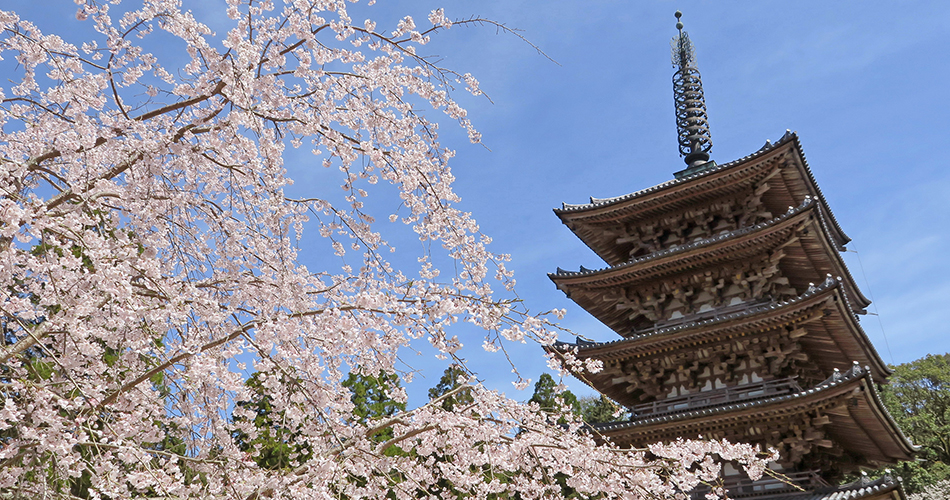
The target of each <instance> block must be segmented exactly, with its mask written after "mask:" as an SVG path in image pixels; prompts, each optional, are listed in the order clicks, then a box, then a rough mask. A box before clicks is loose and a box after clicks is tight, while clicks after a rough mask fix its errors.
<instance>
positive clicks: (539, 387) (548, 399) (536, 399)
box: [528, 373, 581, 414]
mask: <svg viewBox="0 0 950 500" xmlns="http://www.w3.org/2000/svg"><path fill="white" fill-rule="evenodd" d="M557 385H558V384H557V383H556V382H555V381H554V378H553V377H551V376H550V375H548V374H547V373H542V374H541V376H540V377H538V381H537V382H536V383H535V384H534V394H533V395H531V399H529V400H528V402H529V403H537V404H538V405H539V406H540V407H541V409H542V410H544V411H547V412H554V410H555V409H556V408H557V407H558V406H559V405H558V401H557V399H558V398H560V400H561V404H562V405H563V406H567V407H568V408H570V409H571V411H572V412H573V413H575V414H579V413H580V412H581V406H580V403H579V402H578V401H577V396H575V395H574V393H572V392H571V391H564V392H561V393H558V390H557Z"/></svg>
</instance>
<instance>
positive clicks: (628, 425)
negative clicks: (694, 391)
mask: <svg viewBox="0 0 950 500" xmlns="http://www.w3.org/2000/svg"><path fill="white" fill-rule="evenodd" d="M860 379H865V381H866V384H865V385H866V386H867V390H868V394H869V395H870V397H871V399H872V402H873V404H874V406H875V407H876V408H879V409H880V410H881V414H882V416H883V417H884V424H885V425H887V426H888V427H890V429H891V431H893V433H894V435H895V436H897V438H898V440H899V441H900V444H901V445H902V447H903V448H905V450H906V452H907V453H908V454H912V453H913V452H914V451H916V450H917V449H918V447H917V446H915V445H914V444H913V443H912V442H911V441H910V440H909V439H908V438H907V437H906V436H905V435H904V433H903V432H902V431H901V430H900V428H899V427H898V426H897V423H896V422H895V421H894V417H893V416H891V414H890V412H888V410H887V408H886V407H885V406H884V403H883V402H882V401H881V396H880V394H878V392H877V389H876V388H875V384H874V381H873V377H872V376H871V371H870V370H869V369H867V368H863V367H861V365H859V364H858V363H857V362H855V363H854V365H853V366H852V367H851V369H850V370H848V371H846V372H844V373H841V372H838V371H837V370H836V371H835V373H834V375H832V376H831V377H829V378H828V379H827V380H825V381H824V382H822V383H820V384H818V385H816V386H815V387H812V388H810V389H806V390H803V391H801V392H797V393H792V394H784V395H780V396H773V397H766V398H762V399H757V400H751V401H744V402H740V403H728V404H724V405H720V406H715V407H707V408H701V409H695V410H689V409H686V410H683V411H680V412H677V413H670V414H665V415H661V416H655V417H650V416H645V417H643V418H633V419H631V420H628V421H626V422H611V423H604V424H593V425H592V426H591V428H592V429H594V430H595V431H597V432H599V433H601V434H605V435H606V434H610V433H613V432H615V431H625V430H630V429H635V428H637V427H644V426H648V425H655V424H666V423H672V422H680V421H687V420H691V419H694V418H698V417H705V416H710V415H717V414H725V413H729V412H734V411H739V410H745V409H750V408H763V409H764V408H765V407H767V406H771V405H773V404H776V403H784V402H788V401H794V400H796V399H804V398H806V397H808V396H812V395H814V394H819V393H822V392H825V391H828V390H831V389H833V388H835V387H837V386H840V385H844V384H848V383H850V382H854V381H857V380H860Z"/></svg>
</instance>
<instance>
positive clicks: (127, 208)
mask: <svg viewBox="0 0 950 500" xmlns="http://www.w3.org/2000/svg"><path fill="white" fill-rule="evenodd" d="M78 3H79V4H80V6H79V10H78V12H77V15H76V21H75V22H77V23H82V25H83V26H85V27H87V28H88V29H89V30H91V33H92V34H91V38H90V40H87V41H86V42H84V43H82V44H81V45H79V46H77V45H74V44H71V43H69V42H67V41H66V40H64V39H63V38H61V37H59V36H57V35H54V34H45V33H42V32H41V31H40V30H39V29H38V28H37V26H35V25H34V24H32V23H30V22H29V21H27V20H24V19H20V18H19V17H18V16H17V15H16V14H14V13H12V12H0V33H2V35H0V57H2V58H3V59H5V60H7V61H11V60H12V61H15V63H16V64H15V71H12V72H11V74H8V75H7V76H8V78H10V79H11V80H12V84H11V85H10V86H9V87H7V88H2V89H0V101H2V105H0V126H2V131H3V132H2V138H0V159H2V161H0V284H2V294H3V295H2V297H0V327H2V329H3V342H2V346H0V397H2V399H3V401H2V404H0V496H8V494H15V495H22V496H26V497H35V498H40V497H63V498H65V497H70V496H72V497H76V496H79V497H83V498H111V499H118V498H144V497H148V498H178V499H184V498H202V499H209V498H229V499H245V500H251V499H258V498H295V499H300V498H329V497H332V498H393V497H395V498H418V497H420V496H438V497H442V498H445V497H446V495H448V494H450V493H451V494H457V495H465V496H472V497H475V498H488V497H496V498H497V497H501V496H511V497H513V496H514V495H515V494H517V495H519V496H520V497H521V498H526V499H528V498H549V497H551V496H556V495H558V494H559V493H560V492H561V491H562V490H563V489H564V488H570V489H573V490H574V491H577V492H580V493H581V494H584V495H595V494H596V495H603V496H604V497H617V498H638V497H642V496H648V495H653V496H659V497H663V496H668V497H682V496H683V495H684V492H685V491H686V490H688V489H689V488H690V487H692V485H695V484H697V482H698V481H707V482H708V481H712V480H713V479H714V476H715V475H716V474H715V472H716V471H718V469H715V467H714V465H712V464H714V463H716V462H715V461H711V460H712V459H713V458H716V460H726V461H737V462H738V463H741V464H746V465H748V466H749V467H750V468H751V469H752V470H753V471H755V470H757V469H756V467H761V460H760V458H757V457H759V451H758V450H755V449H752V448H750V447H747V446H739V445H733V444H728V443H713V444H710V443H701V442H680V443H676V444H672V445H668V446H666V447H658V448H653V449H651V450H650V453H647V452H646V451H644V450H640V451H638V450H619V449H617V448H616V447H614V446H612V445H611V444H610V443H609V442H605V440H604V439H598V438H596V436H595V435H594V434H591V433H590V432H589V431H584V430H583V429H582V426H581V424H580V423H579V422H576V421H574V420H570V421H571V422H572V423H571V424H570V425H568V426H566V427H565V426H562V425H558V424H557V423H556V422H557V420H558V418H560V417H558V418H554V419H552V418H551V417H550V416H548V415H547V414H545V413H544V412H542V411H540V410H539V409H538V408H537V407H532V406H530V405H524V404H520V403H517V402H514V401H512V400H510V399H507V398H505V397H503V396H501V395H499V394H498V393H495V392H492V391H489V390H486V389H484V388H481V387H479V386H475V387H473V388H472V390H473V395H474V396H473V402H472V403H471V404H470V405H467V406H466V407H464V408H458V409H457V410H456V411H453V412H446V411H444V410H442V409H441V407H439V406H438V405H435V404H429V405H425V406H423V407H421V408H417V409H415V410H413V411H410V412H404V413H401V414H397V415H396V417H395V418H393V419H392V420H387V421H373V422H359V421H357V420H356V419H354V418H353V403H352V402H351V401H350V399H349V398H347V397H345V396H341V394H345V393H346V390H345V389H344V388H343V387H342V386H341V383H342V381H343V379H345V378H346V375H347V374H348V373H349V371H350V370H352V369H354V368H356V367H359V369H361V370H364V371H366V372H368V373H376V372H379V371H383V372H387V373H395V372H396V366H397V353H398V351H399V349H400V348H401V347H404V346H406V345H408V344H409V342H411V341H412V340H414V339H427V340H428V341H429V343H431V344H432V345H433V346H434V347H435V348H436V349H437V350H438V351H439V352H440V353H441V354H442V355H443V356H446V357H458V356H459V351H460V350H461V349H463V344H464V342H462V341H461V340H460V339H459V338H458V337H457V336H456V334H454V333H451V332H452V325H453V324H455V323H457V322H460V321H462V322H468V323H471V324H474V325H477V326H478V327H481V328H482V329H484V331H485V332H486V337H485V340H484V342H483V345H484V347H485V349H487V350H489V351H493V350H499V348H500V347H501V346H502V345H503V343H504V342H506V341H522V340H526V339H527V340H534V341H538V342H539V343H550V342H552V341H553V339H554V337H555V332H556V326H555V325H554V323H552V320H551V319H549V318H552V317H555V316H557V317H560V315H561V314H563V313H562V312H561V311H552V312H550V313H546V314H541V315H531V314H529V313H528V312H527V310H526V309H524V308H523V307H522V306H520V303H519V302H518V301H515V300H511V299H505V298H498V297H499V296H504V295H503V294H504V293H508V292H509V291H510V290H511V289H512V288H513V285H514V281H513V279H512V274H511V272H510V270H508V269H507V268H506V266H505V262H506V261H507V257H506V256H505V255H499V254H494V253H492V252H491V251H490V250H489V249H488V246H487V245H488V242H489V241H490V240H489V238H488V237H487V236H485V235H483V234H481V233H480V231H479V229H478V226H477V224H476V222H475V220H474V219H473V218H472V216H471V215H470V214H469V213H466V212H464V211H462V210H460V209H458V208H457V204H458V201H459V197H458V196H457V195H456V194H455V192H454V191H453V189H452V181H453V176H452V173H451V170H450V168H449V161H450V159H451V157H452V156H453V154H454V153H453V152H452V151H450V150H447V149H446V148H444V147H442V146H441V145H440V143H439V139H438V133H437V130H438V129H437V127H436V124H435V122H432V121H429V120H428V119H427V118H426V117H424V116H423V115H422V113H421V111H420V109H421V108H422V107H423V106H429V107H431V108H432V113H435V114H438V113H444V114H445V116H446V117H448V119H449V120H451V121H454V122H456V123H457V124H458V125H459V126H461V127H462V128H463V129H465V130H466V131H467V132H468V135H469V137H470V138H471V139H472V140H473V141H477V140H479V137H480V136H479V135H478V132H477V131H476V130H475V128H474V127H473V125H472V123H471V121H470V120H469V118H468V117H467V114H466V112H465V110H464V109H463V108H462V107H461V106H459V104H458V103H457V102H456V101H455V100H454V99H453V98H452V96H451V92H450V91H451V89H452V88H453V84H454V83H463V82H464V86H465V87H466V88H468V89H469V91H470V92H472V93H473V94H475V95H479V94H480V93H481V90H480V89H479V86H478V82H477V80H475V79H474V78H473V77H472V76H471V75H468V74H458V73H455V72H453V71H451V70H448V69H445V68H441V67H439V66H437V65H435V64H433V63H432V62H431V61H430V60H429V59H426V58H423V57H420V56H418V55H417V51H418V50H419V47H420V46H421V45H422V44H424V43H426V42H427V41H428V40H429V37H430V36H432V35H434V34H435V33H437V32H438V31H439V30H444V29H449V28H450V27H452V26H457V25H459V24H464V23H475V24H480V23H484V22H485V21H484V20H479V19H470V20H467V21H466V20H460V21H450V20H449V19H448V18H447V17H446V16H445V13H444V11H442V10H441V9H438V10H435V11H433V12H432V13H431V15H430V16H429V17H428V21H429V23H430V24H431V27H429V28H427V29H423V28H421V27H419V26H417V25H416V23H415V22H414V21H413V19H412V18H409V17H406V18H403V19H402V20H401V21H399V22H398V24H397V26H395V28H394V29H393V30H392V31H388V32H387V31H382V30H377V28H376V23H374V22H373V21H370V20H366V21H361V22H354V21H353V20H352V19H351V18H350V16H349V14H348V9H350V6H349V5H348V3H349V2H346V1H344V0H286V1H284V2H274V1H271V0H262V1H257V0H251V1H238V0H228V2H227V6H226V9H225V11H224V12H223V13H222V20H223V21H222V22H228V19H229V20H230V21H229V22H230V23H231V28H230V29H229V30H228V31H227V32H225V33H222V34H221V35H218V34H216V33H214V32H213V31H212V30H211V29H210V28H209V27H208V26H206V25H204V24H202V23H201V22H199V20H197V19H196V18H195V17H194V16H193V15H192V14H191V13H190V12H188V11H183V10H182V9H181V5H180V2H178V1H176V0H143V2H142V4H141V5H140V6H135V7H131V8H126V9H124V10H123V9H122V8H120V7H124V6H122V5H119V7H117V6H116V4H118V2H110V3H104V2H103V3H100V2H97V1H94V0H79V2H78ZM225 17H226V18H228V19H224V18H225ZM169 40H173V41H174V43H169ZM176 44H177V45H176ZM169 46H177V47H180V48H181V52H180V54H176V57H179V58H181V57H183V58H184V59H185V60H184V62H183V63H181V64H176V65H175V66H174V67H168V66H165V65H163V62H162V61H163V58H164V57H165V52H166V51H167V47H169ZM163 47H164V48H165V49H163ZM168 59H175V58H173V57H168ZM12 67H13V65H11V68H12ZM296 148H309V149H310V151H312V153H313V154H314V155H316V156H315V157H316V158H317V161H315V162H314V165H315V167H314V168H315V169H319V167H317V166H316V165H323V166H324V167H329V168H331V169H334V170H335V171H338V172H339V174H337V175H338V179H339V183H338V185H339V187H341V188H342V195H341V196H336V195H330V194H327V192H325V190H323V191H321V190H319V189H317V190H315V191H316V192H314V193H313V196H308V197H304V198H295V197H292V196H290V195H288V194H287V193H288V190H289V189H290V186H291V184H292V180H291V179H290V178H289V177H288V175H287V171H286V168H285V165H284V163H285V161H286V160H287V158H289V157H290V156H291V152H292V151H293V150H294V149H296ZM332 173H334V172H333V171H331V174H332ZM324 177H325V176H324ZM324 177H321V178H324ZM335 192H337V193H339V192H340V191H339V190H335ZM376 193H389V195H386V194H383V195H382V196H390V195H391V196H396V197H398V200H399V207H398V210H395V211H393V212H392V213H388V214H382V219H383V220H385V218H386V217H387V216H388V219H389V220H390V221H392V222H397V221H398V222H401V223H403V224H404V225H405V227H408V228H411V230H412V231H414V233H415V235H416V236H417V237H418V239H419V240H421V241H422V242H423V243H424V245H423V248H424V249H425V250H424V251H423V252H422V254H421V255H419V256H418V263H419V264H418V268H417V269H406V268H397V266H395V265H394V264H393V262H392V261H390V260H388V257H387V254H389V253H391V252H392V251H394V250H395V249H394V248H393V246H391V245H390V244H389V243H388V242H387V240H386V238H385V237H384V233H383V228H385V227H386V225H385V223H382V224H381V223H378V222H376V220H377V216H380V215H381V214H379V213H375V212H374V211H371V210H369V209H368V208H367V206H368V202H369V200H370V196H371V195H373V194H376ZM305 228H306V229H307V230H308V231H315V232H316V233H317V234H318V235H319V236H320V239H321V240H322V241H323V242H324V243H325V250H327V252H326V259H325V260H321V262H326V265H325V266H324V267H323V268H322V269H310V268H308V267H307V266H305V265H303V264H302V263H301V260H302V259H301V253H302V252H304V251H308V252H309V251H311V249H309V248H308V249H302V248H301V247H300V241H301V237H302V232H303V230H304V229H305ZM445 262H449V264H448V265H446V264H445ZM498 287H500V289H501V291H502V295H499V294H496V292H495V290H494V289H495V288H498ZM590 368H592V369H596V368H597V367H590ZM249 373H254V374H255V377H256V380H257V381H259V386H258V390H259V391H263V394H264V397H265V398H266V402H267V405H268V408H269V411H270V415H271V416H274V417H273V418H277V417H276V416H277V415H279V425H277V424H274V425H275V426H278V427H279V429H280V431H281V433H282V434H281V435H282V436H285V439H286V440H287V443H285V444H287V445H288V446H291V447H292V449H294V450H297V451H295V452H294V456H293V463H294V465H293V466H292V467H270V466H267V465H266V464H262V462H261V460H260V457H261V455H262V454H263V453H264V451H265V450H262V449H261V448H260V447H255V446H250V447H248V446H241V445H239V444H238V442H237V440H236V439H235V436H236V435H240V436H245V437H246V440H245V441H246V442H253V441H254V440H255V439H256V438H258V437H260V436H262V435H265V434H266V433H267V432H270V431H273V430H274V429H273V428H267V427H266V426H263V427H262V426H260V425H255V424H254V422H255V418H256V415H255V414H253V412H251V411H250V410H247V408H246V407H243V406H237V405H236V404H237V403H238V402H243V401H249V400H253V399H254V398H255V397H261V394H259V393H254V391H253V390H252V389H251V388H250V387H249V385H248V384H247V383H246V381H247V378H248V374H249ZM392 397H393V398H396V399H404V398H405V395H404V393H401V392H398V391H394V392H393V394H392ZM566 418H568V419H569V417H566ZM383 428H385V429H388V430H389V431H391V432H390V433H389V434H388V435H391V436H392V437H391V438H390V439H387V440H386V441H384V442H380V440H379V439H378V436H379V435H380V429H383ZM663 471H667V472H663ZM670 471H672V472H670ZM697 471H698V472H697Z"/></svg>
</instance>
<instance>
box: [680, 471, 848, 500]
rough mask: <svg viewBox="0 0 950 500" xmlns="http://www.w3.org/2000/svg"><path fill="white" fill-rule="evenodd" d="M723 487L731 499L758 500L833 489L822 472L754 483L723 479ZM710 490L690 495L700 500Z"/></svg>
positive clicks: (784, 475) (700, 489) (705, 488)
mask: <svg viewBox="0 0 950 500" xmlns="http://www.w3.org/2000/svg"><path fill="white" fill-rule="evenodd" d="M722 484H723V486H724V487H725V488H726V491H727V492H728V493H729V498H743V497H750V496H751V497H755V498H756V500H758V499H763V498H770V497H772V496H773V495H776V496H778V495H781V496H784V495H787V494H789V493H793V492H796V491H801V490H802V489H804V490H809V491H814V490H821V489H823V488H831V487H832V485H831V484H829V483H828V482H827V481H825V480H824V479H823V478H822V477H821V471H819V470H817V469H816V470H808V471H802V472H789V473H781V476H780V477H771V476H763V477H762V478H761V479H759V480H758V481H752V480H751V479H749V478H747V477H741V476H731V477H727V478H725V479H723V481H722ZM709 491H710V488H709V487H708V486H700V487H697V488H696V489H695V490H693V491H692V492H691V494H690V498H691V499H692V500H699V499H703V498H705V497H706V494H707V493H709Z"/></svg>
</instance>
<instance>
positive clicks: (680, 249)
mask: <svg viewBox="0 0 950 500" xmlns="http://www.w3.org/2000/svg"><path fill="white" fill-rule="evenodd" d="M814 208H815V204H814V203H813V202H811V201H806V202H805V203H803V204H802V205H801V206H799V207H797V208H795V209H792V210H790V211H789V212H788V213H785V214H782V215H780V216H778V217H775V218H773V219H771V220H768V221H765V222H762V223H759V224H756V225H754V226H749V227H746V228H743V229H738V230H735V231H730V232H728V233H725V234H720V235H717V236H713V237H711V238H706V239H703V240H699V241H695V242H692V243H688V244H685V245H680V246H677V247H675V248H671V249H666V250H660V251H658V252H653V253H651V254H648V255H644V256H643V257H639V258H636V259H633V260H631V261H628V262H625V263H623V264H620V265H616V266H610V267H605V268H602V269H593V270H589V269H582V270H581V271H577V272H574V271H565V270H563V269H560V268H558V270H557V272H556V273H548V277H549V278H550V279H551V281H553V282H554V284H555V285H557V287H558V288H559V289H561V288H562V287H563V286H571V285H585V286H589V287H598V288H600V287H606V286H613V285H616V284H628V283H630V282H633V281H635V280H637V279H640V278H641V277H647V276H650V277H655V276H662V275H664V274H666V273H668V272H669V270H670V269H674V271H673V272H678V267H680V266H678V265H680V264H682V263H684V262H685V261H689V260H702V259H703V258H704V257H706V258H708V256H709V254H710V252H716V253H717V255H719V254H722V255H728V254H730V251H731V250H733V249H735V247H738V246H747V245H748V244H750V243H751V242H754V241H755V240H761V239H762V238H764V237H767V236H769V235H772V234H776V233H778V232H781V231H782V230H783V229H785V230H787V229H792V228H794V227H795V226H796V225H797V224H798V223H801V222H803V221H805V220H806V219H807V218H808V216H809V215H811V212H812V210H813V209H814Z"/></svg>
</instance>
